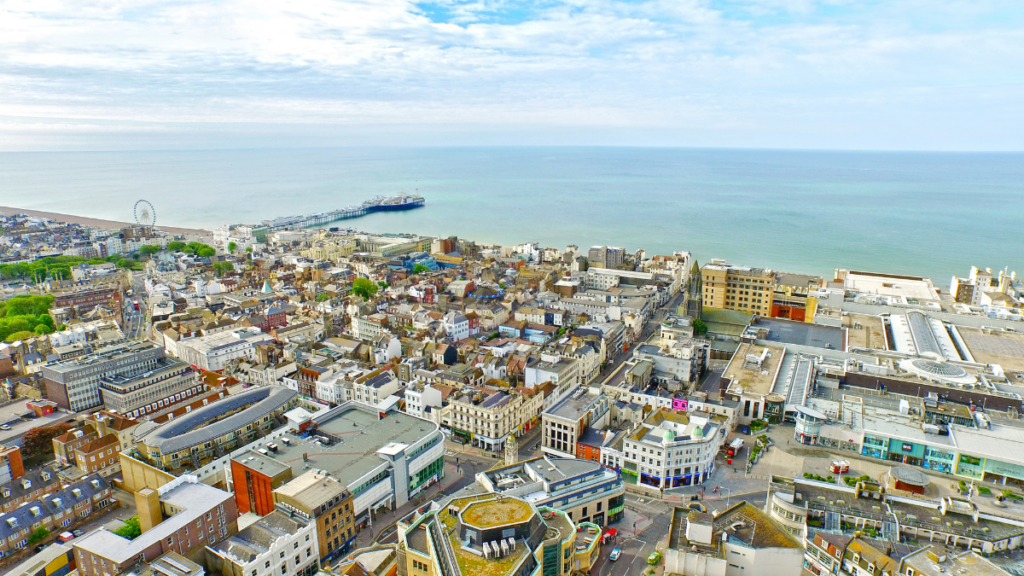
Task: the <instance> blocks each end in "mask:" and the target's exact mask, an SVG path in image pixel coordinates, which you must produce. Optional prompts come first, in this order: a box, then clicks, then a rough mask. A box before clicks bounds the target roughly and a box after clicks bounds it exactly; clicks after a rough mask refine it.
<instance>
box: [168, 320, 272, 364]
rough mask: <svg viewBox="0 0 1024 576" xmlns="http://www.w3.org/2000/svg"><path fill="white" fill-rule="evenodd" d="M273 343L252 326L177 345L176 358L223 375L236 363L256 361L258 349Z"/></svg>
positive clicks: (181, 342)
mask: <svg viewBox="0 0 1024 576" xmlns="http://www.w3.org/2000/svg"><path fill="white" fill-rule="evenodd" d="M273 339H274V337H273V336H271V335H269V334H264V333H263V332H262V331H261V330H260V329H259V328H256V327H253V326H249V327H246V328H239V329H237V330H230V331H225V332H218V333H216V334H211V335H209V336H200V337H197V338H191V339H188V340H182V341H180V342H178V346H177V355H178V358H180V359H181V360H182V361H183V362H187V363H189V364H191V365H192V366H194V367H196V368H199V369H200V370H210V371H213V372H220V371H221V370H223V369H224V368H225V367H227V365H228V364H229V363H231V362H232V361H233V360H236V359H239V358H245V359H247V360H250V361H251V360H255V359H256V358H257V357H258V353H257V351H256V346H257V345H258V344H263V343H265V342H270V341H271V340H273Z"/></svg>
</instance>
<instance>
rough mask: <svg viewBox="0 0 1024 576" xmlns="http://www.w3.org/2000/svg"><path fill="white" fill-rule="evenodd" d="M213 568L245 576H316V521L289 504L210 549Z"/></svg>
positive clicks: (209, 557)
mask: <svg viewBox="0 0 1024 576" xmlns="http://www.w3.org/2000/svg"><path fill="white" fill-rule="evenodd" d="M206 551H207V561H208V565H211V564H212V566H209V567H210V568H213V569H219V570H220V572H221V573H223V574H244V575H245V576H281V575H282V574H286V575H289V576H290V575H295V576H312V575H313V574H316V573H317V571H319V569H320V549H319V544H318V538H317V533H316V521H315V520H313V519H312V518H310V517H309V516H307V515H306V514H303V513H302V512H299V511H297V510H294V509H290V508H289V507H287V506H286V505H282V504H278V505H277V507H276V508H275V509H274V510H273V511H272V512H270V514H267V515H266V516H264V517H262V518H260V519H259V520H257V521H256V522H255V523H253V524H252V525H250V526H247V527H246V528H244V529H242V530H240V531H239V532H238V533H237V534H235V535H234V536H232V537H230V538H228V539H226V540H224V541H222V542H220V543H218V544H217V545H215V546H207V547H206Z"/></svg>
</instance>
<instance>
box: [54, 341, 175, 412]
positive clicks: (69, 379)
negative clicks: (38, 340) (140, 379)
mask: <svg viewBox="0 0 1024 576" xmlns="http://www.w3.org/2000/svg"><path fill="white" fill-rule="evenodd" d="M164 357H165V354H164V349H163V348H162V347H159V346H156V345H154V344H152V343H149V342H125V343H120V344H114V345H111V346H107V347H105V348H101V349H99V350H96V351H94V352H92V353H89V354H86V355H85V356H80V357H78V358H74V359H72V360H67V361H60V362H51V363H50V364H47V365H46V366H44V367H43V369H42V374H43V381H44V382H45V385H46V395H47V398H49V399H50V400H52V401H54V402H56V403H57V405H58V406H60V407H61V408H64V409H65V410H71V411H72V412H80V411H82V410H88V409H90V408H95V407H97V406H100V405H101V404H102V403H103V397H102V395H101V393H100V388H101V386H102V383H103V380H104V379H110V378H113V377H115V376H122V377H132V376H136V375H140V374H144V373H146V372H149V371H150V370H154V369H156V368H157V367H158V366H159V365H160V360H161V359H163V358H164Z"/></svg>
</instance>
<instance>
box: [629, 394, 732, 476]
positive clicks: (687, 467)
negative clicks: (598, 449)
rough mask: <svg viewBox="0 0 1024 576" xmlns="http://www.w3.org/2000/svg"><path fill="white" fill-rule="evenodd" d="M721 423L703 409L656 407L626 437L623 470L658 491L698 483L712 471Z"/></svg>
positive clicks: (721, 436)
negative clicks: (687, 409)
mask: <svg viewBox="0 0 1024 576" xmlns="http://www.w3.org/2000/svg"><path fill="white" fill-rule="evenodd" d="M724 422H725V418H724V417H723V416H721V415H714V414H708V413H706V412H697V411H694V412H688V413H685V412H676V411H674V410H666V409H659V410H656V411H654V412H652V413H651V415H650V416H648V417H647V418H646V419H645V420H644V422H643V424H641V425H640V426H638V427H637V428H636V430H634V431H632V432H630V433H629V434H628V435H627V436H626V438H625V440H624V442H623V446H622V452H623V463H622V473H623V474H628V475H631V476H633V477H634V478H635V479H636V480H637V483H638V485H640V486H649V487H651V488H657V489H659V490H663V489H665V488H675V487H677V486H691V485H695V484H700V483H702V482H704V481H705V480H707V479H708V477H709V476H710V475H711V473H712V472H714V470H715V457H716V456H717V455H718V449H719V447H720V446H721V445H722V442H723V441H724V440H725V434H726V430H725V427H724V426H723V424H724Z"/></svg>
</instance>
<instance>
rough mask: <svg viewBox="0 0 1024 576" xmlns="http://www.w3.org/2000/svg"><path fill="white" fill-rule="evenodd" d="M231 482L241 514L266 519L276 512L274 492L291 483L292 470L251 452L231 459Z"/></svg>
mask: <svg viewBox="0 0 1024 576" xmlns="http://www.w3.org/2000/svg"><path fill="white" fill-rule="evenodd" d="M231 478H232V480H233V481H234V484H235V502H236V503H237V505H238V513H239V514H245V513H246V512H254V513H256V514H259V515H260V516H264V515H266V514H269V513H270V512H271V511H273V510H274V489H275V488H278V487H280V486H281V485H282V484H284V483H285V482H287V481H289V480H291V479H292V469H291V467H289V466H285V465H283V464H281V463H279V462H277V461H275V460H274V459H272V458H267V457H264V456H263V455H262V454H260V453H258V452H253V451H251V450H250V451H249V452H246V453H244V454H242V455H241V456H238V457H237V458H232V459H231Z"/></svg>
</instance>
